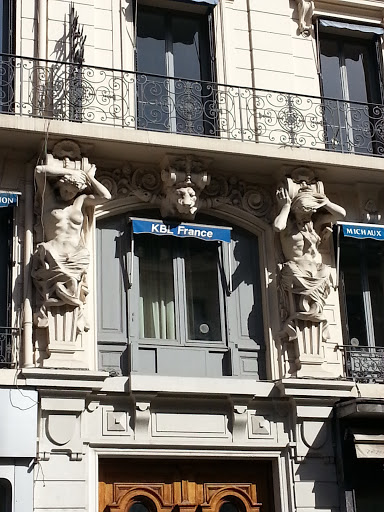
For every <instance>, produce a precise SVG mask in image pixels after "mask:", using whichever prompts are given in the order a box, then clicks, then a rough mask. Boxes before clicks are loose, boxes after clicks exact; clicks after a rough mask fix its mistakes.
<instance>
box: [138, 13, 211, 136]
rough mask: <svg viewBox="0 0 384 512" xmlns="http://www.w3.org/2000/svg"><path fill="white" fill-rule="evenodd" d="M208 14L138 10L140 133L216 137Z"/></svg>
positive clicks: (209, 15) (209, 20)
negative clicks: (144, 130)
mask: <svg viewBox="0 0 384 512" xmlns="http://www.w3.org/2000/svg"><path fill="white" fill-rule="evenodd" d="M211 18H212V12H211V9H209V8H207V13H206V14H194V13H190V12H184V11H168V10H164V9H156V8H150V9H149V8H147V7H145V6H140V5H139V7H138V13H137V56H136V70H137V72H138V75H137V108H138V127H139V128H143V129H146V130H157V131H169V132H173V133H186V134H194V135H204V134H205V135H215V134H216V118H215V115H214V112H215V109H214V102H215V90H214V87H213V83H212V81H213V80H214V69H213V61H214V56H213V55H212V53H213V42H212V37H213V36H212V30H211V25H212V19H211Z"/></svg>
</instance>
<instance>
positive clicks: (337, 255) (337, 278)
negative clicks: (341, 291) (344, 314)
mask: <svg viewBox="0 0 384 512" xmlns="http://www.w3.org/2000/svg"><path fill="white" fill-rule="evenodd" d="M339 279H340V224H338V225H337V237H336V283H335V288H336V289H338V288H339Z"/></svg>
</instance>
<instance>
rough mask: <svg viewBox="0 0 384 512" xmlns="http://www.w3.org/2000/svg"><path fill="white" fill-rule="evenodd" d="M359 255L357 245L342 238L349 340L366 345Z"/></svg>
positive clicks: (342, 264) (342, 265)
mask: <svg viewBox="0 0 384 512" xmlns="http://www.w3.org/2000/svg"><path fill="white" fill-rule="evenodd" d="M360 261H361V255H360V250H359V245H358V244H356V242H354V241H352V242H351V241H350V240H348V241H347V240H344V241H343V245H342V248H341V262H340V263H341V268H342V269H343V273H344V286H345V299H346V306H347V314H348V331H349V341H350V340H351V339H352V338H357V339H358V340H359V345H360V346H364V345H367V330H366V323H365V311H364V303H363V289H362V279H361V271H360Z"/></svg>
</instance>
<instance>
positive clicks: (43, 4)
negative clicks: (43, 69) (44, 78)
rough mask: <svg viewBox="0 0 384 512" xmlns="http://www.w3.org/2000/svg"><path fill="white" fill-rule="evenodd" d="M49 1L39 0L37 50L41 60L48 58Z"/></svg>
mask: <svg viewBox="0 0 384 512" xmlns="http://www.w3.org/2000/svg"><path fill="white" fill-rule="evenodd" d="M47 2H48V0H37V25H38V35H37V37H38V39H37V51H38V58H39V59H41V60H46V58H47V11H48V4H47Z"/></svg>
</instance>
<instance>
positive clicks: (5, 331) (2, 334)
mask: <svg viewBox="0 0 384 512" xmlns="http://www.w3.org/2000/svg"><path fill="white" fill-rule="evenodd" d="M19 337H20V329H17V328H13V327H0V368H7V367H12V366H13V365H14V364H15V363H16V360H15V356H16V345H17V341H16V340H17V339H18V338H19Z"/></svg>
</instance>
